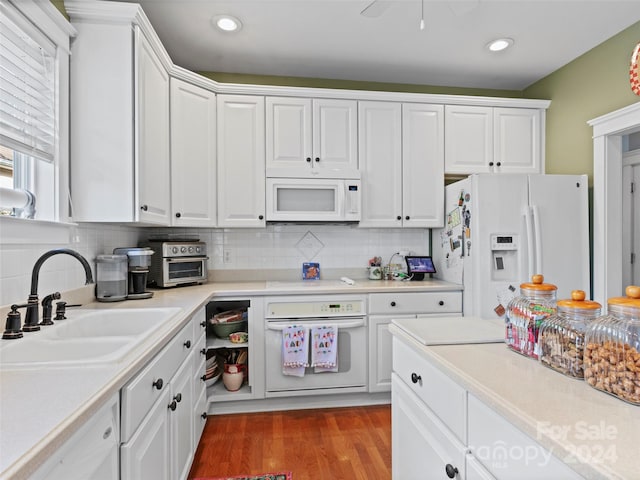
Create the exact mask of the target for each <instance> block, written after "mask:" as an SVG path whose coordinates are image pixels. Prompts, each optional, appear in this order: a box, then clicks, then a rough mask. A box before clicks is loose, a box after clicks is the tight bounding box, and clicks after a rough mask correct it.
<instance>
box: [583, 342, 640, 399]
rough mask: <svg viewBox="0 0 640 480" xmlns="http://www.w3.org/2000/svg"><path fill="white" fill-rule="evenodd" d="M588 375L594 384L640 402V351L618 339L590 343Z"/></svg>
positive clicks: (599, 388)
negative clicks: (617, 340)
mask: <svg viewBox="0 0 640 480" xmlns="http://www.w3.org/2000/svg"><path fill="white" fill-rule="evenodd" d="M585 363H586V368H585V371H584V378H585V380H586V381H587V383H589V385H591V386H592V387H595V388H597V389H598V390H603V391H605V392H608V393H612V394H614V395H617V396H618V397H620V398H622V399H624V400H627V401H628V402H631V403H637V404H640V353H638V350H636V349H635V348H634V347H632V346H630V345H627V344H625V343H616V342H604V343H597V342H589V343H587V345H586V348H585Z"/></svg>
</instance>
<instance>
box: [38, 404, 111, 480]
mask: <svg viewBox="0 0 640 480" xmlns="http://www.w3.org/2000/svg"><path fill="white" fill-rule="evenodd" d="M119 413H120V403H119V401H118V395H117V394H116V395H115V396H114V397H113V398H112V399H111V400H110V401H109V402H108V403H107V404H106V405H105V406H103V407H101V408H100V410H99V411H98V412H97V413H96V414H95V415H93V417H92V418H90V419H89V420H88V421H87V423H86V424H85V425H83V426H82V427H80V430H78V431H77V432H76V433H75V434H74V435H73V436H72V437H71V438H70V439H69V440H67V441H66V442H65V443H64V445H63V446H62V447H60V449H59V450H58V451H56V452H55V453H54V454H53V455H51V457H49V458H48V459H47V461H46V462H45V463H44V464H43V465H42V466H41V467H40V468H39V469H38V470H37V471H36V473H35V474H33V475H32V476H30V477H29V478H30V479H31V480H51V479H54V480H55V479H64V480H86V479H88V478H90V479H91V480H118V479H119V478H120V473H119V462H118V449H119V447H120V418H119V417H120V415H119Z"/></svg>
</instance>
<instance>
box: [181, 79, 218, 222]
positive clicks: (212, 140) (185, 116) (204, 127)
mask: <svg viewBox="0 0 640 480" xmlns="http://www.w3.org/2000/svg"><path fill="white" fill-rule="evenodd" d="M171 224H172V225H173V226H180V227H213V226H215V224H216V96H215V94H214V93H213V92H210V91H209V90H206V89H204V88H201V87H198V86H196V85H191V84H189V83H187V82H185V81H182V80H178V79H177V78H172V79H171Z"/></svg>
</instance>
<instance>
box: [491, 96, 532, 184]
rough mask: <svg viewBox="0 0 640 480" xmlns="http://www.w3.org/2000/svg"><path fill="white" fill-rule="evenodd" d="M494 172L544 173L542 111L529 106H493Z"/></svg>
mask: <svg viewBox="0 0 640 480" xmlns="http://www.w3.org/2000/svg"><path fill="white" fill-rule="evenodd" d="M493 133H494V154H495V158H494V162H495V171H497V172H502V173H543V171H542V143H541V113H540V110H536V109H530V108H494V109H493Z"/></svg>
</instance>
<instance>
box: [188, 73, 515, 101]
mask: <svg viewBox="0 0 640 480" xmlns="http://www.w3.org/2000/svg"><path fill="white" fill-rule="evenodd" d="M198 73H199V74H200V75H203V76H205V77H208V78H211V79H212V80H215V81H217V82H222V83H243V84H246V83H251V84H257V85H281V86H286V87H309V88H337V89H348V90H373V91H383V92H410V93H432V94H440V95H480V96H487V97H508V98H521V97H522V92H520V91H517V90H492V89H482V88H459V87H439V86H432V85H412V84H406V83H382V82H363V81H355V80H331V79H326V78H304V77H281V76H273V75H246V74H239V73H238V74H236V73H221V72H198Z"/></svg>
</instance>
